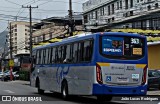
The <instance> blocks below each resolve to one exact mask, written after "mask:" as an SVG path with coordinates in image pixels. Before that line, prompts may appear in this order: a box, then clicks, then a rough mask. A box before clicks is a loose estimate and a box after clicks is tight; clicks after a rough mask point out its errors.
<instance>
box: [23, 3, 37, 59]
mask: <svg viewBox="0 0 160 104" xmlns="http://www.w3.org/2000/svg"><path fill="white" fill-rule="evenodd" d="M22 8H29V17H30V39H29V41H30V42H29V46H30V48H29V49H30V57H32V8H38V6H36V7H32V6H31V5H30V6H23V5H22Z"/></svg>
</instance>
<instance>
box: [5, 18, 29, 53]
mask: <svg viewBox="0 0 160 104" xmlns="http://www.w3.org/2000/svg"><path fill="white" fill-rule="evenodd" d="M9 25H11V31H10V32H11V46H12V50H13V52H12V55H17V54H29V49H26V48H27V47H29V30H30V29H29V22H21V21H16V22H11V23H10V24H9ZM8 27H10V26H8ZM8 38H9V39H8V40H10V34H8ZM9 47H10V41H9Z"/></svg>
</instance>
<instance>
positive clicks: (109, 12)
mask: <svg viewBox="0 0 160 104" xmlns="http://www.w3.org/2000/svg"><path fill="white" fill-rule="evenodd" d="M108 15H111V10H110V5H109V6H108Z"/></svg>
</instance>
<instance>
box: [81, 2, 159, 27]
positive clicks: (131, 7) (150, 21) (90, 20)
mask: <svg viewBox="0 0 160 104" xmlns="http://www.w3.org/2000/svg"><path fill="white" fill-rule="evenodd" d="M159 7H160V1H159V0H88V1H87V2H85V3H83V11H84V14H83V18H84V24H85V25H87V27H88V28H93V27H94V26H104V25H109V24H114V23H119V22H123V21H125V20H127V19H130V21H128V22H127V23H123V24H120V25H118V26H117V25H116V26H114V28H126V27H127V28H141V29H158V27H159V26H160V19H159V17H160V16H159V17H157V16H156V17H155V16H153V15H154V14H152V16H151V15H150V16H148V17H147V16H143V17H142V15H146V14H149V13H152V12H156V11H159ZM138 16H139V17H140V16H141V17H142V18H141V19H136V20H133V18H137V17H138ZM153 17H154V18H153ZM108 28H112V27H111V26H108Z"/></svg>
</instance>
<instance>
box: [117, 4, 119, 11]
mask: <svg viewBox="0 0 160 104" xmlns="http://www.w3.org/2000/svg"><path fill="white" fill-rule="evenodd" d="M117 10H119V2H117Z"/></svg>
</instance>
